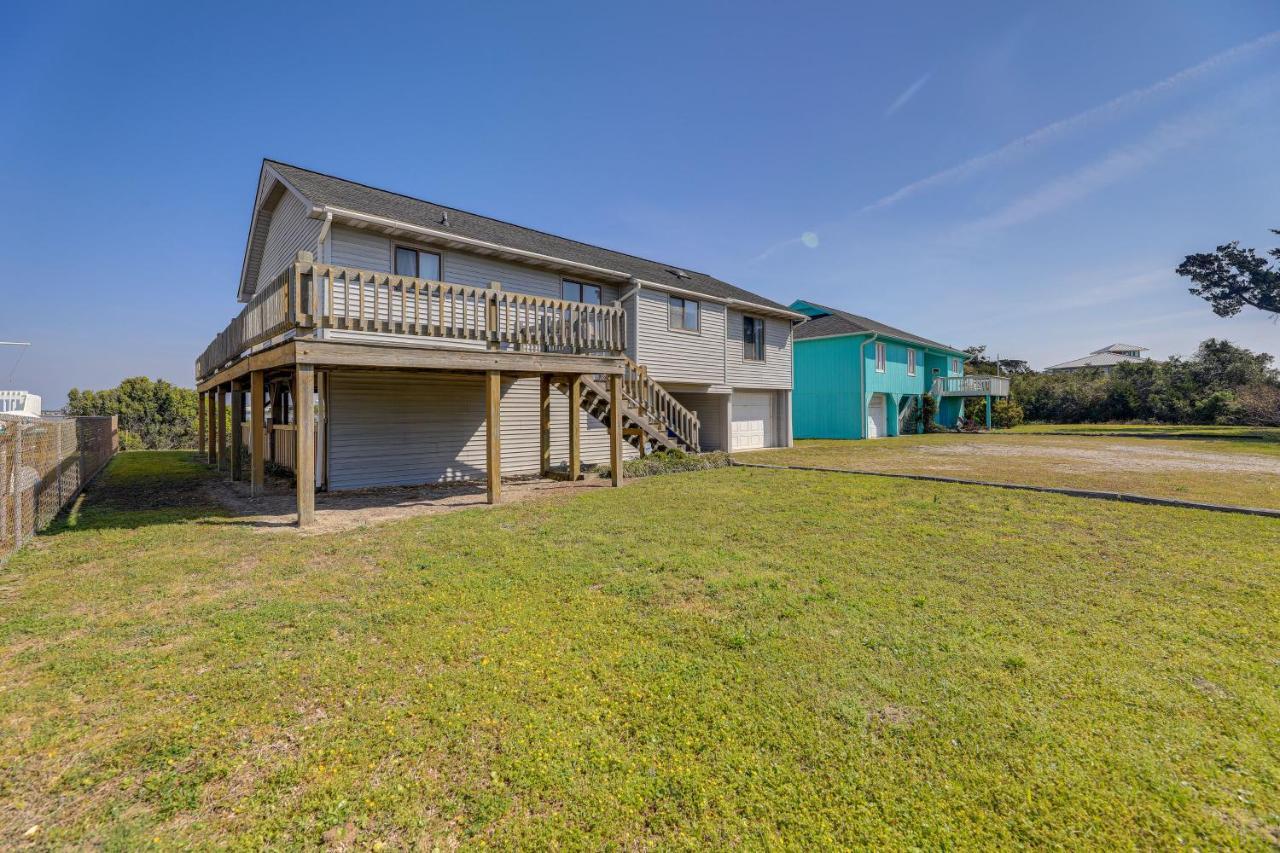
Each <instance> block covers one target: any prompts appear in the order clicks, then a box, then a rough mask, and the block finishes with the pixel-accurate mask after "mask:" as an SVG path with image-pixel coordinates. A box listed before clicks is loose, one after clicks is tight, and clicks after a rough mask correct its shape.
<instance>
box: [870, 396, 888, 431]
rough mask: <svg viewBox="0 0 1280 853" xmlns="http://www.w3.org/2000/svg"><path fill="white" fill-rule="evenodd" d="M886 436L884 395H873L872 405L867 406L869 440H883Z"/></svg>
mask: <svg viewBox="0 0 1280 853" xmlns="http://www.w3.org/2000/svg"><path fill="white" fill-rule="evenodd" d="M884 435H885V429H884V395H883V394H872V395H871V404H870V405H868V406H867V438H881V437H883V436H884Z"/></svg>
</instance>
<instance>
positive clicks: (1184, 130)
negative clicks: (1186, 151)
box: [957, 76, 1277, 235]
mask: <svg viewBox="0 0 1280 853" xmlns="http://www.w3.org/2000/svg"><path fill="white" fill-rule="evenodd" d="M1276 80H1277V77H1274V76H1273V77H1268V78H1264V79H1263V81H1262V82H1261V83H1259V84H1255V85H1253V86H1250V87H1249V88H1247V89H1245V90H1243V91H1242V92H1240V93H1239V94H1237V95H1236V96H1235V97H1234V98H1232V99H1231V100H1230V101H1229V102H1228V103H1227V104H1226V105H1225V106H1223V107H1221V108H1219V109H1216V110H1211V111H1208V112H1204V111H1194V112H1191V113H1188V114H1187V115H1184V116H1183V117H1182V118H1180V119H1177V120H1175V121H1170V122H1165V123H1164V124H1162V125H1160V126H1159V127H1157V128H1156V129H1155V131H1153V132H1152V133H1150V134H1148V135H1147V136H1146V137H1145V138H1143V139H1142V140H1140V141H1138V142H1136V143H1134V144H1132V145H1127V146H1125V147H1123V148H1117V149H1115V150H1114V151H1112V152H1111V153H1110V154H1108V155H1106V156H1105V157H1103V158H1102V159H1101V160H1098V161H1097V162H1095V163H1090V164H1089V165H1087V166H1084V167H1082V168H1080V169H1077V170H1076V171H1075V172H1072V173H1071V174H1068V175H1064V176H1062V177H1060V178H1055V179H1054V180H1052V181H1050V182H1049V183H1047V184H1045V185H1044V186H1042V187H1040V188H1039V189H1037V190H1034V191H1033V192H1030V193H1028V194H1027V195H1024V196H1023V197H1022V198H1019V199H1017V200H1016V201H1013V202H1012V203H1010V204H1008V205H1006V206H1005V207H1003V208H1002V209H1000V210H999V211H997V212H995V213H993V214H990V215H989V216H984V217H982V218H980V219H977V220H975V221H973V222H970V223H968V224H966V225H963V226H961V227H960V228H959V229H957V234H959V235H973V234H977V233H981V232H989V231H998V230H1001V229H1004V228H1009V227H1012V226H1015V225H1021V224H1022V223H1024V222H1030V221H1031V220H1033V219H1038V218H1040V217H1041V216H1044V215H1046V214H1049V213H1053V212H1054V211H1057V210H1060V209H1061V208H1063V207H1066V206H1067V205H1070V204H1073V203H1074V202H1077V201H1079V200H1080V199H1083V198H1086V197H1088V196H1091V195H1093V194H1094V193H1096V192H1098V191H1100V190H1102V189H1104V188H1106V187H1108V186H1110V185H1111V184H1114V183H1116V182H1117V181H1119V180H1121V179H1123V178H1126V177H1128V176H1129V175H1132V174H1134V173H1136V172H1139V171H1141V170H1143V169H1145V168H1147V167H1148V166H1150V165H1152V164H1153V163H1155V162H1156V161H1158V160H1160V159H1161V158H1162V157H1164V156H1165V155H1167V154H1169V153H1171V152H1173V151H1177V150H1179V149H1181V148H1186V147H1188V146H1190V145H1193V144H1195V143H1197V142H1200V141H1201V140H1203V139H1205V138H1207V137H1209V136H1212V135H1214V134H1216V133H1220V132H1222V131H1224V130H1227V129H1229V128H1231V127H1233V126H1234V123H1233V119H1234V117H1235V116H1237V115H1238V114H1239V113H1240V112H1242V111H1244V110H1245V109H1246V108H1248V107H1249V106H1250V105H1251V104H1253V103H1255V102H1256V100H1257V99H1258V98H1259V97H1260V96H1266V97H1269V96H1270V95H1271V94H1272V93H1273V92H1274V89H1275V82H1276Z"/></svg>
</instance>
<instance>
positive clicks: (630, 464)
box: [597, 450, 730, 477]
mask: <svg viewBox="0 0 1280 853" xmlns="http://www.w3.org/2000/svg"><path fill="white" fill-rule="evenodd" d="M729 462H730V461H729V454H728V453H724V452H721V451H718V450H717V451H713V452H710V453H700V454H695V453H685V452H684V451H681V450H661V451H658V452H657V453H650V454H649V455H648V456H644V457H642V458H640V459H628V460H627V461H626V462H623V463H622V473H623V475H624V476H626V477H651V476H653V475H654V474H675V473H677V472H679V471H702V470H705V469H708V468H724V467H727V466H728V465H729ZM597 470H598V471H600V474H601V476H604V477H607V476H609V474H610V473H611V472H610V469H609V466H608V465H602V466H601V467H600V468H598V469H597Z"/></svg>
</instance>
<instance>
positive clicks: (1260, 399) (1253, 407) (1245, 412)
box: [1236, 382, 1280, 426]
mask: <svg viewBox="0 0 1280 853" xmlns="http://www.w3.org/2000/svg"><path fill="white" fill-rule="evenodd" d="M1236 412H1237V418H1238V419H1239V420H1238V422H1239V423H1242V424H1245V425H1246V426H1280V387H1277V386H1275V385H1272V384H1269V383H1266V382H1253V383H1251V384H1249V385H1245V386H1244V387H1243V388H1240V389H1239V390H1238V391H1236Z"/></svg>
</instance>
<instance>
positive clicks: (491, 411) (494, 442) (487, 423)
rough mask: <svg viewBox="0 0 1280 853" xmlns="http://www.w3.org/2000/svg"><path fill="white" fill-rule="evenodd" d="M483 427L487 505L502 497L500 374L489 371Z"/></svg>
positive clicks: (485, 383) (485, 384) (485, 380)
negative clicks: (485, 452)
mask: <svg viewBox="0 0 1280 853" xmlns="http://www.w3.org/2000/svg"><path fill="white" fill-rule="evenodd" d="M484 427H485V438H486V444H487V447H488V453H487V454H486V456H485V474H486V475H487V477H488V480H489V503H491V504H496V503H497V502H498V500H499V499H500V498H501V497H502V373H501V371H498V370H490V371H488V372H486V373H485V379H484Z"/></svg>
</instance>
